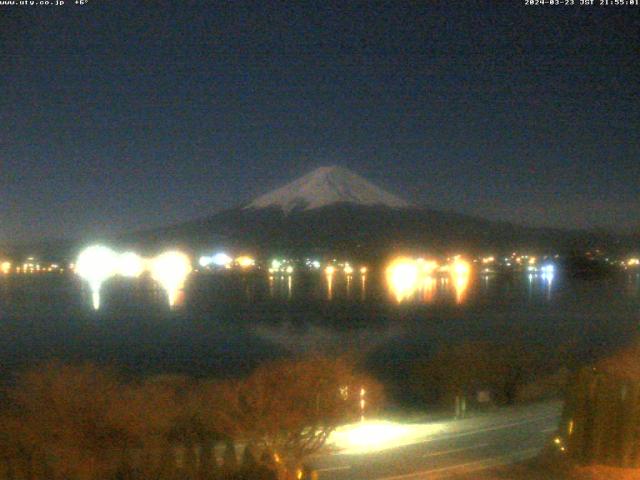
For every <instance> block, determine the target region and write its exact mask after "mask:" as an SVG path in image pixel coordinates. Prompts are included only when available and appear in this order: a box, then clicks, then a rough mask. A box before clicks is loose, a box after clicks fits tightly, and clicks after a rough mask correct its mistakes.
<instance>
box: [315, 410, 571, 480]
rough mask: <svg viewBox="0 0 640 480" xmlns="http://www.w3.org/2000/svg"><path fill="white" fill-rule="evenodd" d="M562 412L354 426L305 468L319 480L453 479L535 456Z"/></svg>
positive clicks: (507, 413)
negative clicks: (433, 422) (311, 470)
mask: <svg viewBox="0 0 640 480" xmlns="http://www.w3.org/2000/svg"><path fill="white" fill-rule="evenodd" d="M561 408H562V404H561V403H560V402H546V403H538V404H534V405H528V406H524V407H513V408H505V409H500V410H497V411H494V412H492V413H487V414H482V415H477V416H475V417H473V418H467V419H464V420H457V421H455V420H452V421H449V422H441V423H437V424H388V425H385V426H383V427H376V426H374V427H372V428H369V429H367V427H363V428H364V429H363V430H362V432H361V433H362V434H360V432H359V431H358V430H357V428H358V427H357V426H356V427H354V429H352V430H350V431H349V432H343V433H342V434H340V435H341V440H340V441H335V442H334V443H336V445H335V447H334V448H335V449H336V451H335V452H333V453H330V454H324V455H322V456H318V457H316V458H315V459H314V460H313V461H311V462H309V465H310V466H311V467H312V468H313V469H314V470H315V471H316V472H317V475H318V479H319V480H358V479H362V480H420V479H429V480H432V479H437V478H455V477H456V476H457V475H462V474H469V473H470V472H474V471H479V470H483V469H487V468H491V467H494V466H498V465H505V464H509V463H515V462H518V461H521V460H525V459H528V458H532V457H534V456H536V455H537V454H538V453H539V452H540V450H541V449H542V447H543V446H544V445H546V444H547V442H550V441H551V440H552V438H553V437H554V436H555V435H554V433H555V432H556V429H557V425H558V420H559V418H560V413H561ZM365 423H366V422H365ZM386 432H389V433H388V435H386V440H385V433H386ZM338 444H339V445H338ZM338 449H339V450H338Z"/></svg>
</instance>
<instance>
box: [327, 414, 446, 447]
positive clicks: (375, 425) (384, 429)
mask: <svg viewBox="0 0 640 480" xmlns="http://www.w3.org/2000/svg"><path fill="white" fill-rule="evenodd" d="M445 430H446V427H445V425H444V424H437V423H434V424H404V425H403V424H400V423H395V422H389V421H384V420H369V421H364V422H359V423H354V424H351V425H345V426H343V427H339V428H337V429H336V430H335V431H334V432H333V433H331V435H330V436H329V439H328V440H327V444H328V445H329V446H330V447H333V448H335V449H337V450H338V452H339V453H342V454H345V455H352V454H365V453H373V452H379V451H382V450H387V449H390V448H397V447H400V446H404V445H411V444H414V443H419V442H422V441H424V440H425V439H427V438H429V437H430V436H433V435H437V434H440V433H443V432H444V431H445Z"/></svg>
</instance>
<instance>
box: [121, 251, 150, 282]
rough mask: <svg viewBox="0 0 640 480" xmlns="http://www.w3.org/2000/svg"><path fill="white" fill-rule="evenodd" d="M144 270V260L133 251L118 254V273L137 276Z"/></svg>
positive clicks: (124, 275)
mask: <svg viewBox="0 0 640 480" xmlns="http://www.w3.org/2000/svg"><path fill="white" fill-rule="evenodd" d="M142 272H144V261H143V260H142V258H141V257H140V255H138V254H137V253H134V252H125V253H122V254H120V255H119V256H118V268H117V273H118V275H122V276H123V277H128V278H137V277H139V276H140V275H142Z"/></svg>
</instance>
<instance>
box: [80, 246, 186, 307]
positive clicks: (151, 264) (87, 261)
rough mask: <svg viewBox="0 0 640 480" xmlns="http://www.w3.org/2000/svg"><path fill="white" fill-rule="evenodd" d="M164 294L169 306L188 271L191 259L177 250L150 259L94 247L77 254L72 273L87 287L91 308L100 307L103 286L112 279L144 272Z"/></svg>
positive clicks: (135, 275)
mask: <svg viewBox="0 0 640 480" xmlns="http://www.w3.org/2000/svg"><path fill="white" fill-rule="evenodd" d="M147 270H148V271H149V272H150V273H151V277H152V278H153V279H154V280H155V281H156V282H158V283H159V284H160V286H162V288H163V289H164V290H165V291H166V292H167V296H168V299H169V305H171V306H173V305H174V304H175V300H176V295H177V293H178V292H179V291H180V289H182V287H183V285H184V281H185V279H186V278H187V276H188V275H189V273H190V272H191V260H190V259H189V257H188V256H187V255H185V254H184V253H182V252H178V251H168V252H164V253H162V254H161V255H159V256H157V257H155V258H153V259H146V260H145V259H143V258H142V257H140V256H139V255H138V254H136V253H134V252H124V253H120V254H118V253H116V252H114V251H113V250H111V249H110V248H109V247H105V246H102V245H93V246H91V247H88V248H86V249H84V250H83V251H82V252H80V255H79V256H78V259H77V261H76V263H75V265H74V271H75V273H76V274H77V275H78V276H79V277H80V278H82V279H83V280H85V281H86V282H87V283H88V284H89V288H90V289H91V296H92V303H93V308H94V309H96V310H97V309H99V308H100V289H101V288H102V284H103V283H104V282H106V281H107V280H109V279H110V278H111V277H114V276H117V275H119V276H122V277H127V278H137V277H139V276H140V275H142V273H144V272H145V271H147Z"/></svg>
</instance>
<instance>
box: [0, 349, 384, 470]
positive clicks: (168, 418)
mask: <svg viewBox="0 0 640 480" xmlns="http://www.w3.org/2000/svg"><path fill="white" fill-rule="evenodd" d="M363 388H364V389H365V390H366V392H367V409H368V410H369V411H371V409H374V408H375V407H376V406H377V405H379V404H380V402H381V399H382V394H381V391H382V390H381V387H380V385H379V384H378V383H377V382H376V381H375V380H373V379H372V378H370V377H368V376H366V375H362V374H360V373H359V372H358V370H357V368H356V363H355V362H354V361H353V360H352V359H349V358H345V357H342V358H327V357H308V358H303V359H297V360H279V361H274V362H269V363H265V364H263V365H261V366H259V367H258V368H257V369H255V370H254V371H253V372H252V373H251V374H250V375H249V376H248V377H246V378H243V379H239V380H226V381H216V380H196V379H193V378H189V377H185V376H178V375H163V376H157V377H153V378H147V379H142V380H124V379H123V377H122V376H121V375H119V374H118V372H117V371H115V370H113V369H110V368H105V367H100V366H96V365H92V364H85V365H69V364H63V363H58V362H50V363H47V364H44V365H41V366H39V367H37V368H33V369H30V370H27V371H25V372H22V373H21V374H19V375H18V376H17V377H16V379H15V382H13V383H12V384H11V385H10V386H9V387H7V388H6V389H5V391H4V395H3V402H2V408H1V411H0V478H1V479H3V480H4V479H6V480H103V479H104V480H116V479H118V480H138V479H140V480H142V479H145V480H146V479H154V480H155V479H157V480H165V479H167V480H169V479H171V480H177V479H185V480H191V479H197V480H208V479H211V480H213V479H270V478H273V479H276V478H277V479H289V478H299V477H298V476H299V475H300V474H301V471H302V470H301V469H303V468H304V461H305V459H307V457H308V456H309V455H311V454H313V453H314V452H316V451H318V449H319V448H321V447H322V446H323V445H324V444H325V441H326V439H327V437H328V435H329V434H330V433H331V431H332V430H333V429H335V428H336V427H337V426H338V425H340V424H343V423H345V422H349V421H353V420H355V419H356V418H359V415H360V413H361V411H360V409H361V405H360V392H361V389H363Z"/></svg>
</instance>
